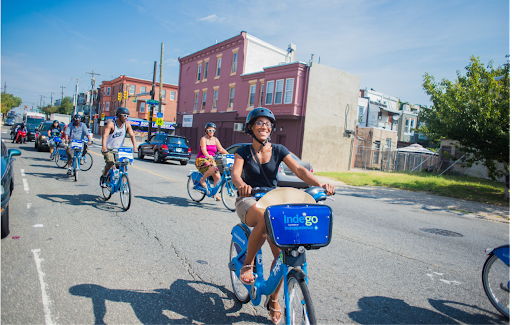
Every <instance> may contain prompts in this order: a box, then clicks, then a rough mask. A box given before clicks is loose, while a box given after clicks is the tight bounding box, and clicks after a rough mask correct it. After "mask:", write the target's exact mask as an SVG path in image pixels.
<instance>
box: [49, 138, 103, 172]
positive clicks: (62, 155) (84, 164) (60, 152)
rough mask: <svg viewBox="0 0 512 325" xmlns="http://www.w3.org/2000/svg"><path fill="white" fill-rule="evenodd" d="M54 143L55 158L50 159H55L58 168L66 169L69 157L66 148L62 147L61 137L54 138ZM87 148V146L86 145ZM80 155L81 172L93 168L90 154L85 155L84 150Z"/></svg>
mask: <svg viewBox="0 0 512 325" xmlns="http://www.w3.org/2000/svg"><path fill="white" fill-rule="evenodd" d="M53 141H55V149H54V150H53V157H51V158H50V159H52V158H53V159H54V160H55V163H56V164H57V166H58V167H60V168H64V167H66V163H67V161H68V156H67V154H66V148H65V147H64V146H63V145H62V140H61V139H60V137H54V138H53ZM84 146H85V144H84ZM79 155H80V170H82V171H88V170H89V169H91V167H92V162H93V160H92V156H91V154H90V153H88V152H87V153H85V154H84V150H82V151H81V152H79Z"/></svg>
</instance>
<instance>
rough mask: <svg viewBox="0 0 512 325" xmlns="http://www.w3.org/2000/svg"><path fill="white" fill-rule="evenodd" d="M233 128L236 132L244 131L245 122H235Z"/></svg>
mask: <svg viewBox="0 0 512 325" xmlns="http://www.w3.org/2000/svg"><path fill="white" fill-rule="evenodd" d="M233 130H234V131H235V132H244V124H243V123H235V125H234V126H233Z"/></svg>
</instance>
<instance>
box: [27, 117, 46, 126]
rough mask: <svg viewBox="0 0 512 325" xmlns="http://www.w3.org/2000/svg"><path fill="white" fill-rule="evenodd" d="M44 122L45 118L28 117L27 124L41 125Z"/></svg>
mask: <svg viewBox="0 0 512 325" xmlns="http://www.w3.org/2000/svg"><path fill="white" fill-rule="evenodd" d="M43 120H44V118H43V117H27V124H30V125H39V123H41V122H42V121H43Z"/></svg>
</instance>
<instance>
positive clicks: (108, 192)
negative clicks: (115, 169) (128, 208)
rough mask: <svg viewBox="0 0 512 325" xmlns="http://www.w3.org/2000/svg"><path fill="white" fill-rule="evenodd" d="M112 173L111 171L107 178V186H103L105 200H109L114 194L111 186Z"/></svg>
mask: <svg viewBox="0 0 512 325" xmlns="http://www.w3.org/2000/svg"><path fill="white" fill-rule="evenodd" d="M110 174H111V172H109V173H108V174H107V179H106V180H105V187H102V188H101V193H102V194H103V198H105V201H108V200H109V199H110V197H111V196H112V188H111V187H110V186H111V184H110Z"/></svg>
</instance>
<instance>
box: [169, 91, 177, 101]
mask: <svg viewBox="0 0 512 325" xmlns="http://www.w3.org/2000/svg"><path fill="white" fill-rule="evenodd" d="M170 100H176V92H175V91H174V90H171V98H170Z"/></svg>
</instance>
